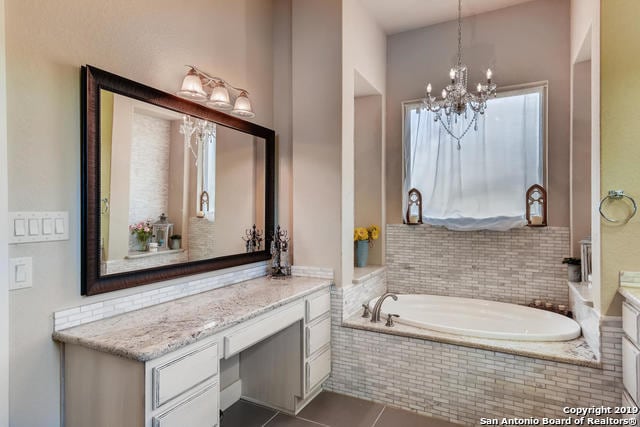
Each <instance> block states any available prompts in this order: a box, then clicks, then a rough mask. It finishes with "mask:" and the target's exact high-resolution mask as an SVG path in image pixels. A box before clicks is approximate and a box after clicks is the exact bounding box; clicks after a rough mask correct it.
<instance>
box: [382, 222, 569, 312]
mask: <svg viewBox="0 0 640 427" xmlns="http://www.w3.org/2000/svg"><path fill="white" fill-rule="evenodd" d="M569 253H570V239H569V228H567V227H544V228H528V227H524V228H519V229H514V230H510V231H506V232H493V231H469V232H457V231H450V230H447V229H444V228H441V227H432V226H428V225H421V226H407V225H403V224H389V225H387V254H386V264H387V282H388V288H389V291H390V292H395V293H402V294H431V295H447V296H457V297H466V298H480V299H487V300H492V301H502V302H509V303H514V304H528V303H529V302H531V300H532V299H543V300H547V301H552V302H555V303H559V304H568V298H569V296H568V294H569V293H568V289H567V271H566V266H564V265H563V264H562V258H563V257H566V256H568V255H569Z"/></svg>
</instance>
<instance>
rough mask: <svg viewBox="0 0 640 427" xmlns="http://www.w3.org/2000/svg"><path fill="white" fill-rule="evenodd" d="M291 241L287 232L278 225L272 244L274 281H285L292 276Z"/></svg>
mask: <svg viewBox="0 0 640 427" xmlns="http://www.w3.org/2000/svg"><path fill="white" fill-rule="evenodd" d="M289 240H290V239H289V234H288V233H287V231H286V230H283V229H281V228H280V226H279V225H278V227H277V228H276V231H275V233H274V235H273V240H272V242H271V277H272V278H274V279H285V278H287V277H289V276H291V264H290V263H289Z"/></svg>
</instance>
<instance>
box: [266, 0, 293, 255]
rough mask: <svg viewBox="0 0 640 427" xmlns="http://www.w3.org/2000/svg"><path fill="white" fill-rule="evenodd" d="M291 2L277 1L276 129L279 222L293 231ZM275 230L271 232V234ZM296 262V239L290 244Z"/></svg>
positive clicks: (274, 54) (274, 80)
mask: <svg viewBox="0 0 640 427" xmlns="http://www.w3.org/2000/svg"><path fill="white" fill-rule="evenodd" d="M291 1H292V0H273V98H274V99H273V102H274V105H277V108H274V110H273V128H274V129H276V131H277V134H276V168H277V170H276V179H277V189H278V192H277V200H276V210H277V211H276V223H279V224H280V225H281V226H282V227H284V228H285V229H286V230H288V231H289V233H292V232H293V142H292V139H291V138H292V120H293V118H292V115H293V112H292V87H291V82H292V72H293V70H292V66H291V55H292V51H291V13H292V11H291ZM269 231H273V230H267V232H269ZM289 251H290V254H289V260H290V262H291V263H294V262H295V260H294V257H293V255H295V253H294V252H295V246H294V240H293V239H291V240H290V241H289Z"/></svg>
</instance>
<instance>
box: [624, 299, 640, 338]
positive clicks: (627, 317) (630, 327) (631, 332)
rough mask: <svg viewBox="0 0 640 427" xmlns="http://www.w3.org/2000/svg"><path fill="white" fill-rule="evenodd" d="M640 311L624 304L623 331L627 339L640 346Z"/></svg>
mask: <svg viewBox="0 0 640 427" xmlns="http://www.w3.org/2000/svg"><path fill="white" fill-rule="evenodd" d="M639 315H640V311H638V309H637V308H635V307H634V306H632V305H631V304H628V303H626V302H625V303H623V304H622V329H623V330H624V333H625V334H626V335H627V337H628V338H629V339H630V340H631V341H632V342H634V343H636V344H638V316H639Z"/></svg>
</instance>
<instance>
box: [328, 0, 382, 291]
mask: <svg viewBox="0 0 640 427" xmlns="http://www.w3.org/2000/svg"><path fill="white" fill-rule="evenodd" d="M386 52H387V38H386V36H385V34H384V32H383V31H382V30H381V29H380V27H379V26H378V25H377V23H376V22H375V20H374V19H373V18H372V17H371V16H370V15H369V13H368V12H367V11H366V10H365V9H364V8H363V6H362V4H361V3H360V1H359V0H342V102H341V104H342V132H341V136H342V147H341V156H342V165H341V173H342V185H341V191H342V198H341V210H342V215H341V220H342V227H341V248H342V256H341V264H342V271H341V274H336V279H337V282H338V284H350V283H351V281H352V280H353V263H354V260H353V258H354V253H353V252H354V251H353V228H354V225H355V223H354V220H355V208H354V206H355V205H354V204H355V167H354V165H355V161H354V153H355V142H354V117H355V100H354V98H355V96H356V95H357V93H356V88H355V80H356V75H357V76H358V78H361V79H363V80H365V81H366V82H367V83H368V85H370V86H371V88H372V90H373V91H374V93H377V94H380V95H381V96H382V98H381V102H382V103H383V105H384V102H385V96H386V63H385V58H386ZM382 114H383V116H382V117H383V118H382V123H383V128H382V135H385V132H384V123H385V119H384V115H385V111H384V109H383V112H382ZM380 144H381V147H382V152H383V153H384V148H383V147H384V144H385V141H384V138H383V139H382V140H381V141H380ZM378 165H379V167H380V169H381V170H382V169H383V165H384V155H383V157H381V158H380V163H378ZM374 167H376V166H374ZM383 179H384V177H383ZM378 185H379V186H380V187H382V189H381V190H380V191H381V192H382V194H384V182H380V183H379V184H378ZM385 222H386V219H385V217H384V212H382V213H381V224H380V225H381V226H384V224H385ZM378 246H379V250H381V251H382V253H384V228H383V237H382V240H380V241H379V242H378Z"/></svg>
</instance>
